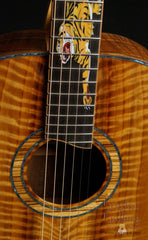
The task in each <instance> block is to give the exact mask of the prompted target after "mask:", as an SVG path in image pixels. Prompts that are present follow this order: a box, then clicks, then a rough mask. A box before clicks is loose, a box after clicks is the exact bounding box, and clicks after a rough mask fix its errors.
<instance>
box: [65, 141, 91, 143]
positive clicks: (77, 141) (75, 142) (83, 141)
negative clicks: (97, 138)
mask: <svg viewBox="0 0 148 240" xmlns="http://www.w3.org/2000/svg"><path fill="white" fill-rule="evenodd" d="M69 143H73V144H76V143H81V144H83V143H92V141H69Z"/></svg>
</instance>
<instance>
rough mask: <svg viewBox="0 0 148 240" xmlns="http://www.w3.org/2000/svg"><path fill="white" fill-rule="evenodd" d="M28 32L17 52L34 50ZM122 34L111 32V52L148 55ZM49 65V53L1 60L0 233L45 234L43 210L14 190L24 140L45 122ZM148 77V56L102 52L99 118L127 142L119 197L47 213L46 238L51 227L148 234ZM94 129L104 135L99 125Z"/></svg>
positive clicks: (135, 237) (82, 235) (82, 233)
mask: <svg viewBox="0 0 148 240" xmlns="http://www.w3.org/2000/svg"><path fill="white" fill-rule="evenodd" d="M38 34H39V36H40V35H41V32H40V33H36V35H35V37H33V34H32V37H31V35H30V38H31V39H32V40H31V39H30V42H32V43H31V45H33V42H34V41H35V42H37V43H36V45H35V46H36V47H35V48H34V50H33V51H32V52H37V51H39V49H40V44H38V40H36V37H37V36H38ZM8 38H9V37H8ZM26 38H27V37H25V36H23V33H22V37H21V40H20V42H19V41H18V40H17V44H15V45H14V46H16V50H15V49H13V46H12V47H11V51H10V52H11V54H15V53H16V52H17V53H21V50H22V49H23V47H24V51H23V52H25V51H26V50H27V48H25V45H26V44H25V42H26V40H24V43H23V40H22V39H26ZM41 38H42V37H41ZM10 39H11V37H10ZM37 39H38V37H37ZM116 39H120V40H119V41H118V44H119V45H120V46H123V47H122V48H120V46H119V45H116V43H115V36H113V35H106V34H105V35H104V36H103V40H102V53H103V54H104V53H105V54H107V55H110V56H112V55H114V52H115V51H116V49H118V51H116V55H119V54H121V55H122V56H125V57H131V58H136V59H140V60H142V61H145V62H148V54H147V50H143V48H142V47H139V45H137V44H134V43H133V42H132V46H133V47H132V48H131V44H130V43H131V41H130V40H125V39H124V38H122V37H117V38H116ZM0 42H1V45H0V46H4V42H5V41H4V39H3V43H2V41H0ZM9 42H10V40H9ZM39 42H40V41H39ZM41 42H42V41H41ZM7 44H8V45H9V43H8V42H7ZM31 45H30V46H31ZM43 45H44V47H43V48H42V50H41V51H42V52H44V51H46V45H45V44H44V41H43ZM43 45H42V46H43ZM17 47H18V48H17ZM0 49H2V48H0ZM7 49H8V48H7V47H6V48H5V50H4V51H3V52H2V51H1V56H5V55H7V54H6V53H8V50H7ZM122 49H124V51H122ZM28 51H29V49H28ZM30 52H31V50H30ZM46 73H47V71H46V57H43V56H29V57H28V56H26V57H16V58H9V59H5V60H2V61H1V62H0V75H1V80H0V239H7V240H9V239H11V240H24V239H27V240H32V239H35V240H38V239H41V228H42V216H41V215H39V214H36V213H35V212H33V211H32V210H30V209H29V208H27V207H25V205H24V204H23V203H22V202H21V201H20V200H19V199H18V197H17V196H16V194H15V193H14V191H13V188H12V186H11V183H10V165H11V161H12V158H13V155H14V153H15V151H16V149H17V147H18V146H19V144H20V143H21V142H22V141H23V140H24V139H25V138H26V137H27V136H28V135H29V134H30V133H32V132H33V131H35V130H36V129H39V128H40V127H42V126H43V123H44V116H43V110H44V107H43V103H44V96H45V80H46V78H47V76H46ZM147 79H148V68H147V66H145V65H143V64H140V63H136V62H133V61H126V60H121V59H108V58H102V59H100V70H99V73H98V88H97V100H96V114H95V126H96V127H97V128H100V129H101V130H102V131H104V132H105V133H107V134H108V135H109V136H110V137H111V138H112V139H113V140H114V142H115V143H116V145H117V147H118V148H119V151H120V153H121V157H122V161H123V173H122V178H121V182H120V185H119V187H118V188H117V190H116V192H115V193H114V195H113V196H112V197H111V199H110V200H109V201H108V202H107V203H106V204H104V206H102V207H101V208H99V209H98V210H95V211H93V212H92V213H89V214H87V215H84V216H81V217H78V218H72V219H62V220H60V219H56V218H55V219H53V220H52V218H49V217H45V222H44V238H43V239H44V240H46V239H47V240H49V239H51V237H50V236H51V229H53V231H52V239H53V240H57V239H62V240H66V239H70V240H75V239H83V240H84V239H87V240H117V239H121V238H122V239H124V240H139V239H140V240H146V239H147V238H148V229H147V224H148V217H147V216H148V207H147V202H148V186H147V175H148V163H147V159H148V149H147V146H148V122H147V118H148V110H147V109H148V94H147V87H148V83H147ZM94 137H95V138H97V137H98V136H97V133H96V132H95V131H94ZM60 225H61V228H60ZM121 228H122V229H121ZM123 230H125V231H126V232H125V233H124V234H122V233H121V232H122V231H123ZM59 236H61V238H59Z"/></svg>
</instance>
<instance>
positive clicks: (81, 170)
mask: <svg viewBox="0 0 148 240" xmlns="http://www.w3.org/2000/svg"><path fill="white" fill-rule="evenodd" d="M82 8H83V11H84V3H83V6H82ZM83 11H82V12H83ZM83 23H84V21H83V20H82V21H81V26H82V28H83ZM80 45H81V47H82V36H80ZM81 47H80V49H81ZM80 57H81V52H80ZM80 77H81V76H80V65H79V82H80V81H81V79H80ZM79 84H80V83H79ZM81 84H82V89H83V83H81ZM82 91H83V90H82ZM78 94H79V93H78ZM83 97H84V96H83ZM78 101H79V96H78ZM83 104H84V103H83ZM84 107H85V106H84ZM77 115H78V114H77ZM84 151H85V150H84V149H82V155H81V160H80V161H81V169H80V182H79V197H78V198H79V201H78V202H79V203H80V201H81V200H80V196H81V185H82V172H83V161H84V159H83V158H84ZM77 215H79V213H78V210H77ZM69 221H70V219H69ZM78 229H79V218H77V230H76V232H77V233H76V236H77V240H78V239H79V235H78V232H79V231H78ZM69 233H70V229H69Z"/></svg>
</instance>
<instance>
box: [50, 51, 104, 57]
mask: <svg viewBox="0 0 148 240" xmlns="http://www.w3.org/2000/svg"><path fill="white" fill-rule="evenodd" d="M49 54H50V55H53V54H54V55H67V53H58V52H49ZM73 55H75V56H90V57H91V56H100V54H99V53H91V54H87V53H74V54H73Z"/></svg>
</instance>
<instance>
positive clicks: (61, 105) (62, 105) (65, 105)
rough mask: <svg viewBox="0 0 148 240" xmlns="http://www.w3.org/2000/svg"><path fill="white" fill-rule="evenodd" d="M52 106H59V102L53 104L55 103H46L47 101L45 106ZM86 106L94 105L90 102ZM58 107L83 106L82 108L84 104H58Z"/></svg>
mask: <svg viewBox="0 0 148 240" xmlns="http://www.w3.org/2000/svg"><path fill="white" fill-rule="evenodd" d="M49 105H50V106H53V107H58V106H59V104H55V103H51V104H48V103H47V106H49ZM86 106H89V107H94V106H95V105H94V104H90V105H86ZM60 107H77V108H78V107H83V108H84V104H78V105H76V104H68V105H67V104H60Z"/></svg>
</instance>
